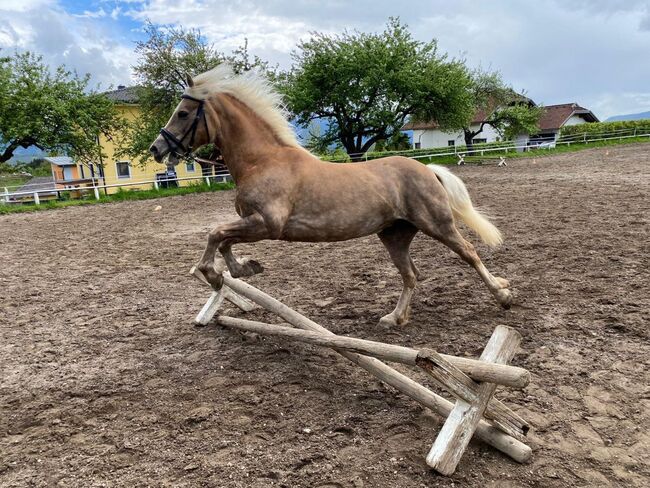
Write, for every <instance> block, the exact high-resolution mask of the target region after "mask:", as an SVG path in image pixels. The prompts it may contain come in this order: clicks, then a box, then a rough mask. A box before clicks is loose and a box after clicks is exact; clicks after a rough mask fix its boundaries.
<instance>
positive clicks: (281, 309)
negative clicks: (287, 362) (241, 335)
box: [224, 274, 532, 463]
mask: <svg viewBox="0 0 650 488" xmlns="http://www.w3.org/2000/svg"><path fill="white" fill-rule="evenodd" d="M224 283H225V284H226V285H227V286H229V287H230V288H232V289H233V291H235V292H236V293H239V294H240V295H243V296H245V297H246V298H248V299H250V300H252V301H254V302H256V303H257V304H259V305H260V306H262V307H264V308H266V309H267V310H269V311H272V312H273V313H276V314H277V315H279V316H280V317H282V318H283V319H284V320H286V321H287V322H289V323H290V324H292V325H294V326H296V327H298V328H300V329H305V330H312V331H316V332H321V333H322V334H329V335H333V333H332V332H331V331H329V330H327V329H326V328H324V327H322V326H321V325H319V324H317V323H316V322H314V321H312V320H310V319H309V318H307V317H305V316H304V315H302V314H300V313H298V312H296V311H295V310H293V309H291V308H289V307H287V306H286V305H285V304H283V303H282V302H280V301H278V300H276V299H275V298H273V297H271V296H269V295H267V294H266V293H264V292H263V291H261V290H258V289H257V288H255V287H253V286H251V285H249V284H248V283H245V282H243V281H241V280H238V279H235V278H232V277H230V276H229V275H228V274H224ZM337 352H338V353H339V354H341V355H342V356H344V357H345V358H347V359H349V360H350V361H352V362H353V363H354V364H356V365H358V366H360V367H362V368H363V369H365V370H366V371H368V372H369V373H371V374H373V375H374V376H376V377H377V378H379V379H380V380H381V381H383V382H385V383H386V384H388V385H390V386H392V387H393V388H395V389H396V390H398V391H400V392H402V393H404V394H405V395H407V396H409V397H411V398H412V399H413V400H415V401H417V402H419V403H421V404H422V405H424V406H425V407H427V408H430V409H431V410H433V411H435V412H438V414H440V415H442V416H443V417H447V416H449V414H450V413H451V411H452V410H453V409H454V404H453V403H451V402H450V401H449V400H446V399H445V398H443V397H441V396H439V395H436V394H435V393H434V392H432V391H431V390H429V389H427V388H425V387H424V386H422V385H421V384H419V383H417V382H416V381H413V380H412V379H411V378H409V377H408V376H406V375H403V374H402V373H400V372H398V371H397V370H395V369H393V368H391V367H390V366H388V365H387V364H384V363H382V362H381V361H380V360H378V359H375V358H372V357H368V356H362V355H360V354H355V353H351V352H347V351H337ZM475 434H476V436H477V437H478V438H479V439H481V440H483V441H484V442H486V443H488V444H490V445H491V446H492V447H494V448H496V449H498V450H500V451H501V452H503V453H504V454H507V455H508V456H510V457H511V458H512V459H514V460H515V461H517V462H520V463H526V462H528V461H530V458H531V456H532V450H531V448H530V447H529V446H527V445H526V444H524V443H523V442H521V441H519V440H517V439H515V438H514V437H512V436H510V435H507V434H505V433H503V432H502V431H500V430H499V429H497V428H496V427H495V426H493V425H491V424H489V423H488V422H486V421H485V420H479V424H478V427H477V428H476V431H475ZM470 437H471V436H470Z"/></svg>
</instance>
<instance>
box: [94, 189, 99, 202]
mask: <svg viewBox="0 0 650 488" xmlns="http://www.w3.org/2000/svg"><path fill="white" fill-rule="evenodd" d="M93 193H94V194H95V200H99V188H97V187H96V186H93Z"/></svg>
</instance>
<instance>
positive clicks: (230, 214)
mask: <svg viewBox="0 0 650 488" xmlns="http://www.w3.org/2000/svg"><path fill="white" fill-rule="evenodd" d="M508 164H509V166H508V167H507V168H496V167H495V166H494V165H492V166H480V167H469V166H467V167H463V168H454V171H455V172H456V173H457V174H459V175H460V176H461V177H462V178H463V179H464V180H465V181H466V182H467V185H468V187H469V188H470V192H471V194H472V195H473V199H474V201H475V203H476V204H477V205H479V206H482V207H484V208H487V209H489V210H490V212H491V213H492V215H493V216H494V218H495V222H496V223H497V225H498V226H499V227H500V228H501V229H502V231H503V232H504V234H505V236H506V244H505V245H504V246H503V247H502V248H500V249H498V250H495V251H490V250H488V249H486V248H485V246H482V245H478V246H477V247H478V248H479V252H481V254H482V256H483V259H484V262H485V263H486V265H487V266H488V268H489V269H490V270H492V271H493V272H494V273H495V274H497V275H500V276H504V277H507V278H509V279H510V280H511V283H512V285H513V290H514V292H515V302H516V304H515V305H514V306H513V307H512V309H511V310H510V311H507V312H506V311H502V310H500V309H499V307H498V306H497V305H496V303H495V302H494V301H493V299H492V298H491V296H490V294H489V293H488V291H487V290H486V289H485V288H484V287H483V286H482V284H481V282H480V280H479V279H478V277H477V276H476V275H475V273H474V272H473V271H471V270H470V269H469V268H468V267H467V266H466V265H464V264H463V263H462V262H461V261H460V259H459V258H458V257H456V256H455V255H454V254H453V253H452V252H451V251H449V250H448V249H447V248H445V247H443V246H442V245H440V244H438V243H436V242H434V241H432V240H431V239H429V238H426V237H424V236H421V235H420V236H418V237H417V238H416V240H415V242H414V245H413V255H414V258H415V261H416V263H417V264H418V266H419V268H420V270H421V271H422V274H423V277H424V280H423V281H422V282H421V283H420V284H419V286H418V290H417V293H416V295H415V298H414V302H413V310H412V321H411V323H410V325H408V326H406V327H404V328H397V329H386V328H382V327H380V326H378V325H377V322H378V319H379V318H380V316H381V315H383V314H385V313H387V312H388V311H390V310H391V309H392V307H393V306H394V304H395V301H396V299H397V297H398V295H399V291H400V289H401V288H400V280H399V277H398V275H397V272H396V271H395V269H394V268H393V267H392V265H391V264H390V263H389V260H388V257H387V255H386V253H385V251H384V249H383V247H382V246H381V244H380V243H379V240H378V239H377V238H376V237H374V236H372V237H369V238H365V239H360V240H356V241H349V242H345V243H338V244H287V243H278V242H262V243H257V244H254V245H246V246H240V248H239V251H240V253H242V254H246V255H250V256H255V257H256V258H258V259H259V260H260V261H261V262H262V263H263V264H264V265H265V267H266V271H265V273H264V274H262V275H259V276H256V277H254V278H251V279H250V282H251V283H253V284H255V285H256V286H258V287H259V288H261V289H263V290H265V291H267V292H269V293H271V294H272V295H274V296H276V297H277V298H279V299H281V300H283V301H285V302H286V303H287V304H289V305H291V306H293V307H295V308H296V309H298V310H300V311H302V312H304V313H306V314H307V315H308V316H310V317H312V318H313V319H314V320H316V321H318V322H321V323H322V324H323V325H325V326H326V327H329V328H331V329H332V330H333V331H335V332H337V333H340V334H346V335H351V336H356V337H362V338H367V339H373V340H379V341H384V342H390V343H395V344H402V345H409V346H430V347H435V348H436V349H438V350H439V351H441V352H445V353H448V354H456V355H468V356H473V357H477V356H478V355H479V354H480V352H481V350H482V347H483V346H484V345H485V343H486V342H487V340H488V338H489V336H490V334H491V332H492V330H493V328H494V327H495V326H496V325H497V324H506V325H509V326H511V327H515V328H517V329H518V330H519V331H520V332H521V334H522V335H523V342H522V348H521V352H520V353H519V354H518V355H517V356H516V357H515V359H514V364H517V365H520V366H524V367H526V368H528V369H529V370H530V371H531V373H532V375H533V379H532V382H531V384H530V385H529V386H528V387H527V388H525V389H524V390H504V391H501V390H499V393H498V397H499V398H500V399H502V400H503V401H504V402H505V403H506V404H508V405H510V406H511V407H512V408H513V409H514V410H516V411H518V412H519V413H520V414H521V415H522V416H523V417H525V418H526V419H527V420H529V421H530V423H531V424H532V431H531V433H530V434H529V443H530V445H531V446H532V447H533V449H534V457H533V460H532V462H531V463H530V464H528V465H520V464H517V463H515V462H513V461H511V460H509V459H508V458H506V457H505V456H504V455H502V454H501V453H499V452H498V451H496V450H494V449H492V448H490V447H489V446H486V445H485V444H483V443H481V442H480V441H472V443H471V444H470V446H469V448H468V450H467V452H466V453H465V456H464V457H463V460H462V461H461V463H460V465H459V467H458V470H457V472H456V474H455V475H454V476H453V477H451V478H445V477H442V476H440V475H437V474H436V473H435V472H433V471H431V470H430V469H428V468H427V466H426V464H425V461H424V457H425V455H426V454H427V452H428V450H429V448H430V446H431V444H432V442H433V440H434V438H435V436H436V434H437V432H438V430H439V428H440V425H441V419H440V418H439V417H437V416H436V415H435V414H433V413H431V412H429V411H427V410H425V409H423V408H422V407H420V406H419V405H418V404H417V403H415V402H414V401H412V400H411V399H409V398H407V397H405V396H403V395H400V394H396V393H395V392H394V391H393V390H391V389H390V388H388V387H384V386H383V385H381V384H380V383H379V382H378V381H376V380H375V379H374V378H372V377H371V376H369V375H368V374H367V373H365V372H364V371H362V370H361V369H359V368H357V367H356V366H353V365H352V364H351V363H348V362H347V361H345V360H344V359H342V358H341V357H339V356H338V355H336V354H335V353H333V352H330V351H327V350H323V349H319V348H316V347H311V346H306V345H301V344H295V343H292V344H286V345H283V344H282V343H280V342H279V341H278V340H276V339H271V338H261V337H256V336H252V335H242V334H240V333H237V332H233V331H228V330H225V329H222V328H220V327H217V326H215V325H210V326H208V327H205V328H195V327H194V326H193V325H192V319H193V317H194V315H195V314H196V313H197V311H198V310H199V309H200V307H201V306H202V304H203V303H204V301H205V300H206V298H207V297H208V295H209V290H208V289H206V288H205V287H204V286H202V285H201V284H200V283H198V282H197V281H195V280H194V279H192V278H190V276H189V275H188V269H189V267H190V266H191V265H192V264H194V263H195V262H196V261H197V260H198V258H199V256H200V254H201V252H202V250H203V246H204V241H205V237H206V232H207V231H208V230H209V229H210V228H211V227H212V226H214V225H215V224H217V223H219V222H224V221H228V220H231V219H232V218H234V216H235V214H234V210H233V204H232V203H233V198H234V193H233V192H224V193H219V194H200V195H191V196H183V197H172V198H166V199H161V200H153V201H140V202H125V203H118V204H107V205H97V206H89V207H77V208H68V209H62V210H55V211H48V212H38V213H34V214H22V215H9V216H3V217H0V262H1V263H2V266H0V280H1V283H2V287H1V296H0V307H1V313H0V327H1V328H0V333H1V339H2V340H1V342H0V485H1V486H3V487H8V486H21V487H22V486H66V487H73V486H188V487H189V486H213V487H268V486H284V487H346V488H347V487H353V488H360V487H424V486H455V487H459V486H472V487H524V486H535V487H544V488H547V487H565V486H571V487H573V486H594V487H602V486H626V487H627V486H635V487H641V486H649V484H650V478H649V476H650V472H649V468H648V463H649V461H650V458H649V453H650V437H649V434H648V429H647V427H648V425H649V423H650V398H649V396H648V383H649V382H648V379H649V374H648V368H649V358H650V346H649V341H648V338H649V334H648V329H647V328H648V318H649V310H650V298H649V297H650V293H649V290H648V283H649V281H650V280H649V278H648V268H649V266H650V262H649V249H648V230H649V226H648V215H649V212H650V198H649V195H650V178H649V176H650V144H645V145H631V146H621V147H617V148H610V149H608V150H605V149H602V150H591V151H584V152H578V153H573V154H567V155H562V156H557V157H551V158H544V159H537V160H521V161H509V162H508ZM157 205H161V206H162V210H161V211H154V208H155V207H156V206H157ZM463 232H464V233H465V234H469V233H468V231H467V230H466V229H464V230H463ZM471 239H472V240H473V241H474V242H476V240H477V239H476V237H475V236H471ZM232 314H235V315H238V316H239V315H242V313H241V312H239V311H235V310H232ZM248 316H249V317H252V318H256V319H259V318H266V319H272V318H271V317H270V316H268V315H265V314H264V313H262V312H260V311H254V312H252V313H250V314H248ZM400 369H402V370H404V369H403V368H400ZM416 376H417V377H418V378H420V379H422V380H423V381H426V379H425V378H423V377H422V376H419V375H417V374H416Z"/></svg>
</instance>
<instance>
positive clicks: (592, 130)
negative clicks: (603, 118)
mask: <svg viewBox="0 0 650 488" xmlns="http://www.w3.org/2000/svg"><path fill="white" fill-rule="evenodd" d="M635 130H636V132H635ZM649 133H650V119H641V120H620V121H616V122H595V123H591V124H579V125H568V126H565V127H562V129H561V131H560V139H570V138H572V137H571V136H578V135H582V134H587V139H594V138H598V137H608V136H615V135H620V136H628V135H636V134H649Z"/></svg>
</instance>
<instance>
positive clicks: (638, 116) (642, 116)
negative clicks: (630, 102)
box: [605, 111, 650, 122]
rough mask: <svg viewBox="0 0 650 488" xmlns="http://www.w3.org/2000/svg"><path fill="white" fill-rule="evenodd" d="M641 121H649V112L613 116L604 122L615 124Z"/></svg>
mask: <svg viewBox="0 0 650 488" xmlns="http://www.w3.org/2000/svg"><path fill="white" fill-rule="evenodd" d="M642 119H650V111H648V112H641V113H638V114H627V115H614V116H612V117H610V118H608V119H607V120H606V121H605V122H616V121H618V120H642Z"/></svg>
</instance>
